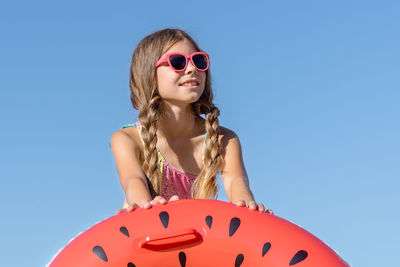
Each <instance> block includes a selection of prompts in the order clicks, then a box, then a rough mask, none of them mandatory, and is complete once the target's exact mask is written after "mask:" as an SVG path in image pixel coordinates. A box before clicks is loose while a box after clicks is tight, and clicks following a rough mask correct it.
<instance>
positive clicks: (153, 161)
mask: <svg viewBox="0 0 400 267" xmlns="http://www.w3.org/2000/svg"><path fill="white" fill-rule="evenodd" d="M183 40H187V41H189V42H190V43H192V45H193V46H194V48H195V49H196V50H197V51H201V50H200V48H199V46H198V45H197V44H196V42H195V41H194V40H193V39H192V38H191V37H190V36H189V34H187V33H186V32H184V31H182V30H179V29H163V30H160V31H157V32H155V33H153V34H150V35H148V36H146V37H145V38H144V39H143V40H141V41H140V42H139V44H138V46H137V47H136V49H135V50H134V52H133V55H132V62H131V69H130V80H129V87H130V91H131V102H132V105H133V107H134V108H135V109H137V110H138V111H139V120H140V123H141V124H142V129H141V134H142V139H143V143H144V153H143V161H142V169H143V171H144V173H145V174H146V176H147V178H148V180H149V181H150V183H149V190H150V193H151V195H152V196H153V197H154V196H156V195H160V194H161V183H162V177H161V170H159V169H158V164H157V162H158V152H157V148H156V145H157V127H158V124H157V121H158V118H159V116H160V113H161V110H162V106H161V103H162V102H161V100H162V99H161V97H160V95H159V94H158V91H157V77H156V67H155V65H156V62H157V60H158V59H159V58H160V57H161V56H162V55H163V53H165V52H166V51H167V50H168V49H170V48H171V47H172V46H173V45H174V44H175V43H177V42H180V41H183ZM192 108H193V112H194V115H196V116H200V115H201V114H205V118H206V122H205V127H206V131H207V138H206V147H207V148H206V150H205V154H204V167H203V169H202V170H201V172H200V174H199V175H198V176H197V178H196V179H195V181H194V183H193V185H192V191H191V196H192V197H193V198H216V197H217V194H218V185H217V181H216V176H217V174H218V173H219V171H220V170H221V166H222V156H221V154H220V145H219V140H218V137H219V121H218V116H219V113H220V112H219V109H218V108H217V107H216V106H215V105H214V104H213V94H212V90H211V76H210V71H209V70H207V71H206V82H205V88H204V92H203V94H202V95H201V96H200V98H199V100H197V101H196V102H194V103H192Z"/></svg>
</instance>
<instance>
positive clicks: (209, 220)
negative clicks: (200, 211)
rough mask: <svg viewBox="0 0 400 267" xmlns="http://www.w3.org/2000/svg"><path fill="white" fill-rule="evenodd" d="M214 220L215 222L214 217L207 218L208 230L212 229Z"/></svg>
mask: <svg viewBox="0 0 400 267" xmlns="http://www.w3.org/2000/svg"><path fill="white" fill-rule="evenodd" d="M212 220H213V218H212V216H210V215H208V216H207V217H206V224H207V225H208V228H210V229H211V225H212Z"/></svg>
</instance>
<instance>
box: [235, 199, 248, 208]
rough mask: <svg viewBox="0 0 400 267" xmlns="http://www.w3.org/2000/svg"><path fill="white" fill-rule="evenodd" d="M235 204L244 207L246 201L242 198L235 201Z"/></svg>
mask: <svg viewBox="0 0 400 267" xmlns="http://www.w3.org/2000/svg"><path fill="white" fill-rule="evenodd" d="M235 204H236V206H238V207H245V206H246V202H245V201H244V200H239V201H236V203H235Z"/></svg>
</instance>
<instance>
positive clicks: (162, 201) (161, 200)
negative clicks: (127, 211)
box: [150, 196, 167, 205]
mask: <svg viewBox="0 0 400 267" xmlns="http://www.w3.org/2000/svg"><path fill="white" fill-rule="evenodd" d="M165 203H167V201H166V200H165V199H164V198H163V197H161V196H156V197H155V198H154V199H153V200H152V201H150V204H151V205H155V204H161V205H163V204H165Z"/></svg>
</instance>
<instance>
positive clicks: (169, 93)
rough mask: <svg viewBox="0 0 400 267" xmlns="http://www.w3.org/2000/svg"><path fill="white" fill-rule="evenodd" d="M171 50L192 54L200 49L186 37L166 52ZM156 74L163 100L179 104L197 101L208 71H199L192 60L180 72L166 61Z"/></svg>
mask: <svg viewBox="0 0 400 267" xmlns="http://www.w3.org/2000/svg"><path fill="white" fill-rule="evenodd" d="M171 52H179V53H182V54H185V55H190V54H192V53H194V52H198V51H197V50H196V49H195V48H194V47H193V45H192V44H191V43H190V42H189V41H187V40H186V39H185V40H184V41H180V42H178V43H176V44H174V45H173V46H172V47H171V48H170V49H169V50H168V51H166V52H165V53H164V54H167V53H171ZM156 74H157V86H158V93H159V94H160V96H161V98H162V99H163V101H166V102H170V103H172V104H178V105H179V104H180V105H181V104H190V103H194V102H196V101H197V100H198V99H199V98H200V96H201V95H202V94H203V91H204V87H205V83H206V72H204V71H198V70H197V69H196V67H195V66H193V64H192V62H191V61H189V62H188V66H187V68H186V70H184V71H180V72H176V71H174V70H173V69H172V68H171V67H170V66H169V65H168V62H164V63H163V64H162V65H160V66H159V67H158V68H157V70H156ZM195 84H196V85H195Z"/></svg>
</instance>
